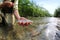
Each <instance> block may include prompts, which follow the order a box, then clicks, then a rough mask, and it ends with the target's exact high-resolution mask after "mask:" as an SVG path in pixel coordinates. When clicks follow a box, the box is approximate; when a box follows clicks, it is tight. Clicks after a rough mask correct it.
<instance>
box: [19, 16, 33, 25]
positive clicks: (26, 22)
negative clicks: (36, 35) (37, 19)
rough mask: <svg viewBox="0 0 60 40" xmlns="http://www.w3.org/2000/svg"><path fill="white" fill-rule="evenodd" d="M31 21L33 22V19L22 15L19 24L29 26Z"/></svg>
mask: <svg viewBox="0 0 60 40" xmlns="http://www.w3.org/2000/svg"><path fill="white" fill-rule="evenodd" d="M31 23H32V21H31V20H28V19H26V18H24V17H21V18H20V20H18V24H19V25H22V26H28V25H30V24H31Z"/></svg>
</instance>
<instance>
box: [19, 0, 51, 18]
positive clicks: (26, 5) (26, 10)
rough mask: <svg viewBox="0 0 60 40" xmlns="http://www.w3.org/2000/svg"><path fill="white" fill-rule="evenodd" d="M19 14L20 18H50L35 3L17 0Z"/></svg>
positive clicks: (47, 13)
mask: <svg viewBox="0 0 60 40" xmlns="http://www.w3.org/2000/svg"><path fill="white" fill-rule="evenodd" d="M18 8H19V13H20V15H21V16H24V17H27V16H32V17H39V16H40V17H47V16H51V15H50V14H49V12H48V10H46V9H45V8H43V7H40V6H37V5H36V4H35V3H33V2H30V0H19V4H18Z"/></svg>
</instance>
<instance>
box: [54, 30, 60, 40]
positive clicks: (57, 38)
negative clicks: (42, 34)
mask: <svg viewBox="0 0 60 40" xmlns="http://www.w3.org/2000/svg"><path fill="white" fill-rule="evenodd" d="M55 40H60V31H57V32H56V35H55Z"/></svg>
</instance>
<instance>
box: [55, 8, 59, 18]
mask: <svg viewBox="0 0 60 40" xmlns="http://www.w3.org/2000/svg"><path fill="white" fill-rule="evenodd" d="M54 17H60V7H59V8H57V9H56V10H55V13H54Z"/></svg>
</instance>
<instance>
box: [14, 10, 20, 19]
mask: <svg viewBox="0 0 60 40" xmlns="http://www.w3.org/2000/svg"><path fill="white" fill-rule="evenodd" d="M14 15H15V17H16V19H17V20H19V19H20V15H19V12H18V10H14Z"/></svg>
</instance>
